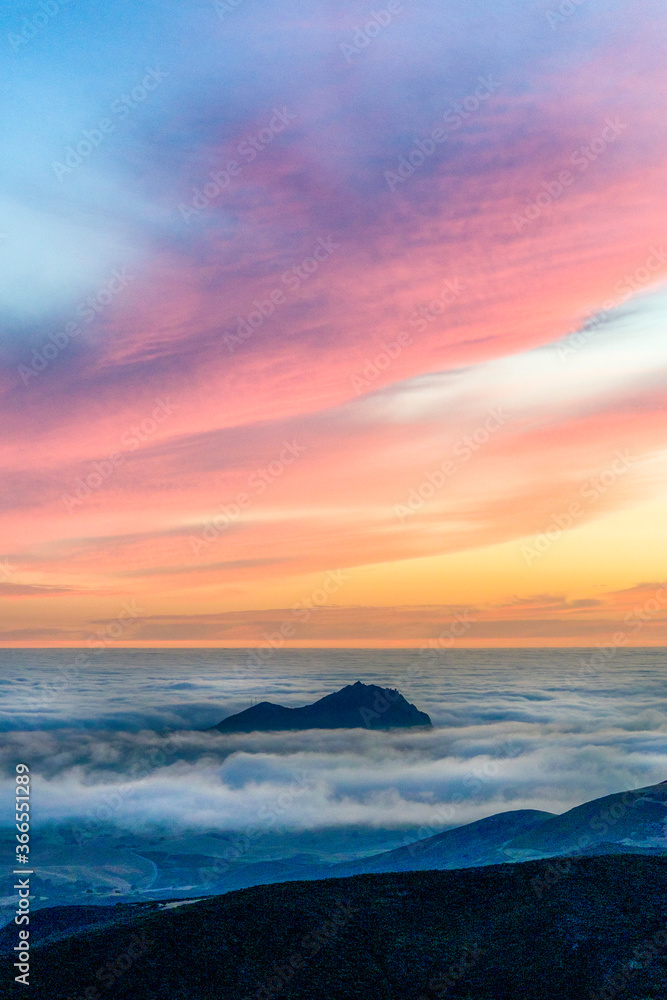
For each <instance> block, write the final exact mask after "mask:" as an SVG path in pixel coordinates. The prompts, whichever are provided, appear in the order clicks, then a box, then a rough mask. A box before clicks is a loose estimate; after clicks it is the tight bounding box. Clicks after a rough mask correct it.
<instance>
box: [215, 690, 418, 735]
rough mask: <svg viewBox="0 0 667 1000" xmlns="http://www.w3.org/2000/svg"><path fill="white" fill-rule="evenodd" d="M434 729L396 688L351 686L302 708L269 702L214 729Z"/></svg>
mask: <svg viewBox="0 0 667 1000" xmlns="http://www.w3.org/2000/svg"><path fill="white" fill-rule="evenodd" d="M414 726H422V727H424V726H426V727H432V722H431V720H430V718H429V717H428V715H427V714H426V712H420V711H419V709H418V708H416V707H415V706H414V705H411V704H410V702H409V701H406V700H405V698H404V697H403V695H402V694H400V693H399V692H398V691H396V690H394V689H393V688H383V687H379V686H378V685H377V684H362V683H361V681H357V682H356V684H348V685H347V686H346V687H344V688H341V690H340V691H335V692H334V693H333V694H328V695H326V696H325V697H324V698H320V700H319V701H316V702H315V703H314V704H312V705H304V706H303V707H302V708H284V706H283V705H274V704H272V702H270V701H262V702H260V703H259V704H258V705H253V706H252V707H251V708H246V710H245V711H244V712H239V713H238V714H236V715H230V716H229V717H228V718H226V719H223V720H222V722H219V723H218V725H217V726H213V727H212V729H214V730H217V731H218V732H220V733H253V732H263V733H268V732H285V731H289V730H304V729H362V728H363V729H406V728H410V727H414Z"/></svg>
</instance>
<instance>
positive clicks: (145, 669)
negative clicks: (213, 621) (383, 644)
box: [0, 649, 667, 836]
mask: <svg viewBox="0 0 667 1000" xmlns="http://www.w3.org/2000/svg"><path fill="white" fill-rule="evenodd" d="M74 655H75V654H74V653H73V651H68V650H59V651H55V650H49V651H44V652H42V651H35V650H5V651H3V652H1V653H0V665H1V666H2V670H0V676H1V677H2V678H3V680H2V682H0V691H1V692H2V702H1V708H0V729H1V730H2V740H1V741H0V764H1V773H2V782H1V784H0V793H1V796H2V800H1V805H0V808H1V813H0V816H1V817H2V818H1V819H0V827H5V826H6V827H9V825H10V824H11V823H12V820H13V814H12V808H11V807H12V799H13V782H12V779H13V774H14V768H15V765H16V763H18V762H22V763H27V764H28V765H29V766H30V769H31V774H32V779H33V780H32V810H33V811H32V819H33V824H36V825H37V826H40V825H42V826H43V825H48V826H50V825H51V824H52V823H55V824H60V823H72V822H74V823H78V824H81V823H84V824H85V823H89V824H90V822H91V820H92V821H94V822H95V823H97V824H98V825H99V823H100V822H104V823H110V824H113V825H114V826H115V827H117V828H121V829H127V830H129V831H134V832H146V831H149V830H151V829H155V828H158V827H159V828H161V829H167V830H168V831H169V832H170V834H171V835H178V834H179V832H182V831H185V830H200V831H203V830H225V831H230V830H233V831H247V830H250V829H252V830H271V829H274V830H275V829H277V828H281V829H288V830H289V829H292V830H295V831H296V830H300V831H303V830H318V829H325V828H326V829H332V828H341V829H342V828H344V827H350V826H355V827H364V828H367V829H373V828H374V829H381V828H382V829H392V828H394V829H406V830H408V829H409V830H412V831H414V832H415V835H422V836H423V835H428V834H429V833H430V832H436V831H438V830H441V829H443V828H445V827H448V826H458V825H460V824H462V823H466V822H470V821H472V820H475V819H478V818H480V817H482V816H486V815H490V814H492V813H496V812H501V811H503V810H507V809H518V808H534V809H544V810H547V811H550V812H563V811H564V810H566V809H568V808H570V807H572V806H574V805H577V804H578V803H580V802H583V801H586V800H588V799H592V798H596V797H598V796H601V795H605V794H608V793H611V792H616V791H621V790H624V789H628V788H634V787H640V786H643V785H648V784H653V783H656V782H659V781H662V780H665V779H667V736H665V731H666V730H665V722H666V711H667V699H666V698H665V682H664V661H665V655H664V653H663V652H662V651H661V650H649V649H645V650H621V649H618V650H615V651H612V653H611V655H609V656H597V657H595V652H594V651H591V650H521V651H515V650H514V651H509V650H460V651H443V652H441V653H438V654H437V656H435V657H433V658H425V657H421V658H420V657H419V656H418V655H417V654H416V653H415V652H414V651H410V650H398V651H376V650H368V651H360V650H289V651H282V652H276V653H275V655H273V656H272V657H271V659H270V661H269V662H267V664H266V665H265V666H264V667H262V668H253V669H252V670H251V669H250V668H248V669H245V668H243V664H244V662H245V659H244V657H245V653H244V652H243V651H232V650H228V651H220V650H216V651H208V650H206V651H199V650H121V649H119V650H113V651H109V650H106V651H104V652H103V653H101V654H100V655H95V656H91V657H89V661H88V662H87V664H86V667H85V669H81V670H78V671H73V670H72V669H71V664H72V663H73V659H74ZM356 680H361V681H364V682H366V683H376V684H381V685H384V686H390V687H396V688H398V689H399V690H400V691H401V692H402V693H403V694H404V695H405V696H406V697H407V698H408V700H409V701H412V702H414V703H415V704H416V705H417V706H418V707H419V708H420V709H422V710H424V711H427V712H428V713H429V715H430V716H431V719H432V721H433V723H434V729H433V730H432V731H421V730H418V731H417V730H415V731H409V730H408V731H397V730H394V731H391V732H372V731H369V730H364V729H358V730H332V731H321V730H312V731H309V732H301V733H278V734H275V733H268V734H259V733H255V734H247V735H224V734H220V733H218V732H210V731H207V729H208V727H210V726H213V725H214V724H215V723H216V722H218V721H220V720H221V719H222V718H224V717H225V716H227V715H229V714H232V713H234V712H237V711H240V710H242V709H243V708H247V707H248V705H249V704H250V703H251V702H252V701H258V700H270V701H277V702H279V703H281V704H284V705H289V706H296V705H302V704H307V703H309V702H312V701H314V700H315V699H316V698H318V697H321V696H322V695H324V694H327V693H330V692H331V691H334V690H337V689H338V688H340V687H342V686H343V685H344V684H347V683H352V682H354V681H356Z"/></svg>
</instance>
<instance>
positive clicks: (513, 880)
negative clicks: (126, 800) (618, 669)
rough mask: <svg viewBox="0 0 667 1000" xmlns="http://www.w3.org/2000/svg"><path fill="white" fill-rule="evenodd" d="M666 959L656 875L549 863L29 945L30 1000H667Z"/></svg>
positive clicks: (378, 883) (371, 883) (179, 914)
mask: <svg viewBox="0 0 667 1000" xmlns="http://www.w3.org/2000/svg"><path fill="white" fill-rule="evenodd" d="M666 945H667V865H666V864H665V862H664V861H659V860H656V859H654V858H647V857H642V856H637V855H626V856H622V857H620V856H605V857H595V858H590V857H580V858H576V859H562V858H561V859H557V860H553V859H552V860H549V861H529V862H524V863H520V864H514V865H494V866H490V867H485V868H469V869H463V870H458V871H426V872H399V873H394V874H381V875H356V876H353V877H352V878H346V879H338V878H334V879H326V880H323V881H319V882H290V883H285V884H282V885H271V886H258V887H256V888H252V889H243V890H241V891H239V892H233V893H228V894H226V895H224V896H214V897H211V898H208V899H205V900H201V901H199V902H195V903H191V904H188V905H184V906H181V907H179V908H176V909H161V910H158V911H155V910H153V911H152V912H150V913H145V912H144V913H143V914H140V915H137V916H136V918H135V919H134V920H129V921H127V922H126V923H123V924H119V925H117V926H110V927H104V928H91V929H87V930H83V931H81V932H79V933H74V934H72V935H71V936H70V937H69V938H68V939H67V940H64V941H55V942H46V943H44V944H42V945H37V947H36V948H35V949H34V952H33V954H32V960H31V979H30V996H31V997H33V998H35V1000H79V998H83V997H93V996H94V997H96V1000H99V998H106V997H107V996H109V997H111V996H113V997H114V1000H157V998H160V1000H161V998H167V997H168V998H174V1000H220V998H221V997H224V998H225V1000H274V998H275V1000H283V998H284V1000H320V998H322V1000H325V998H326V1000H360V998H371V997H372V998H373V1000H398V998H400V1000H424V998H426V1000H436V998H438V997H445V996H446V997H447V998H448V1000H450V998H451V1000H518V998H521V1000H550V998H553V1000H556V998H558V1000H602V998H603V997H604V998H608V997H612V996H617V997H618V998H619V1000H621V998H622V1000H664V998H665V997H667V947H666ZM3 961H4V963H5V968H3V969H2V977H3V978H2V980H1V981H2V982H5V983H7V984H9V983H10V982H12V980H13V977H14V974H15V973H14V970H13V969H12V968H11V965H10V963H11V962H12V959H11V958H10V959H3ZM95 990H97V993H95ZM17 991H18V987H16V989H14V990H13V991H11V990H10V988H9V986H8V987H7V992H6V993H3V994H2V995H3V996H5V995H6V996H9V995H12V996H13V995H14V993H16V994H17V995H18V992H17ZM26 993H27V991H26Z"/></svg>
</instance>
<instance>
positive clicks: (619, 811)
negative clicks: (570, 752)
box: [507, 781, 667, 858]
mask: <svg viewBox="0 0 667 1000" xmlns="http://www.w3.org/2000/svg"><path fill="white" fill-rule="evenodd" d="M623 842H627V843H629V844H630V846H632V845H633V844H634V845H636V846H640V845H641V846H655V847H663V848H667V781H663V782H661V783H660V784H658V785H647V786H646V787H645V788H635V789H632V790H631V791H627V792H618V793H615V794H613V795H605V796H603V797H602V798H600V799H592V800H591V801H590V802H584V803H583V805H580V806H575V807H574V809H569V810H568V811H567V812H565V813H561V814H560V815H558V816H554V817H553V818H552V819H549V820H547V821H546V822H545V823H542V824H541V825H540V826H539V827H537V828H536V829H534V830H531V831H530V832H528V833H524V834H520V835H519V836H517V837H515V839H514V840H512V842H511V843H510V844H509V845H508V848H507V850H508V854H509V855H510V856H514V857H516V858H521V857H522V856H523V857H526V856H529V855H530V853H533V852H535V853H539V854H541V855H542V856H544V855H547V854H562V853H566V852H569V851H576V850H585V849H587V848H591V847H594V846H595V845H596V844H602V843H607V844H609V843H623Z"/></svg>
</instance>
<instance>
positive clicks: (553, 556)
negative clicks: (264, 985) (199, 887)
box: [0, 0, 667, 648]
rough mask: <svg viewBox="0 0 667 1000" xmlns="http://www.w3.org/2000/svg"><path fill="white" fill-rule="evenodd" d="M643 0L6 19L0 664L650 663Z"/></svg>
mask: <svg viewBox="0 0 667 1000" xmlns="http://www.w3.org/2000/svg"><path fill="white" fill-rule="evenodd" d="M665 35H667V22H666V21H665V18H664V10H663V6H662V4H661V3H660V2H659V0H639V2H637V3H635V4H633V5H632V6H631V7H630V6H629V5H627V4H625V3H621V2H620V0H609V2H605V3H604V4H599V3H595V2H594V0H582V2H579V3H578V4H575V3H571V4H570V3H568V2H567V0H565V2H564V3H562V4H560V6H559V5H558V4H556V3H555V2H554V3H553V4H551V3H550V2H548V0H547V2H542V0H539V2H538V0H530V2H528V0H494V2H493V3H492V2H491V0H482V2H479V3H474V4H471V3H469V2H463V0H452V2H451V3H447V4H443V3H441V2H440V0H437V2H436V0H411V2H407V0H404V2H397V0H392V2H391V3H386V4H385V3H384V0H379V2H378V3H376V4H370V3H357V2H355V3H347V2H345V3H343V2H342V0H322V2H319V3H318V2H313V0H309V2H305V0H302V2H300V0H280V2H277V0H236V2H235V3H232V0H217V2H216V3H215V4H214V3H210V2H193V0H184V2H183V3H182V4H178V5H167V6H166V7H165V5H164V4H158V3H157V2H153V0H146V2H145V3H143V4H141V5H138V6H136V5H135V6H132V5H127V4H122V3H120V2H118V0H110V2H109V3H106V4H104V5H101V6H100V5H98V4H94V3H92V0H76V2H75V0H66V2H63V0H41V2H34V0H26V2H23V0H20V2H19V0H8V2H6V3H5V4H4V5H3V9H2V13H1V15H0V47H2V46H4V48H5V52H4V58H3V59H2V60H1V68H0V75H1V77H2V79H1V87H0V94H1V95H2V97H1V98H0V101H1V102H2V106H3V107H2V111H3V121H4V123H5V127H4V129H3V137H2V167H1V169H2V177H3V181H4V183H3V185H2V194H0V263H1V265H2V266H1V267H0V428H1V430H0V482H1V483H2V490H1V498H0V503H1V504H2V517H1V519H0V601H1V605H2V610H1V612H0V643H1V644H2V645H5V646H18V645H28V646H40V645H42V646H52V645H55V646H57V645H62V644H71V645H81V646H86V645H88V646H91V645H93V644H97V645H100V644H102V645H103V646H104V647H105V648H106V647H108V646H122V645H127V644H142V643H143V644H148V645H160V644H165V645H178V644H191V645H202V646H214V645H218V644H219V645H231V646H242V645H244V644H245V645H260V646H265V647H267V648H272V647H283V646H290V645H295V646H299V645H357V646H363V645H368V646H374V645H378V646H379V645H398V646H400V645H405V646H414V645H419V644H420V643H436V644H439V646H440V647H443V648H450V647H451V646H455V645H491V646H493V645H497V646H513V645H517V646H520V645H533V646H550V645H553V646H559V645H562V646H588V645H597V644H599V645H602V646H604V647H607V646H608V647H611V648H619V647H621V646H625V645H640V646H650V645H662V644H665V643H667V613H666V612H667V583H666V582H665V580H666V576H665V552H666V551H667V546H666V545H665V524H666V523H667V517H666V515H667V502H666V500H665V481H666V479H667V461H666V459H667V450H666V449H665V437H664V430H665V371H666V368H667V338H666V337H665V321H666V319H667V243H665V242H663V241H664V236H665V233H664V218H665V210H666V209H667V190H666V189H665V184H664V160H665V154H666V153H667V122H666V120H665V115H664V86H665V75H666V74H667V70H666V68H665V60H664V51H665V42H666V41H667V38H665Z"/></svg>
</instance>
